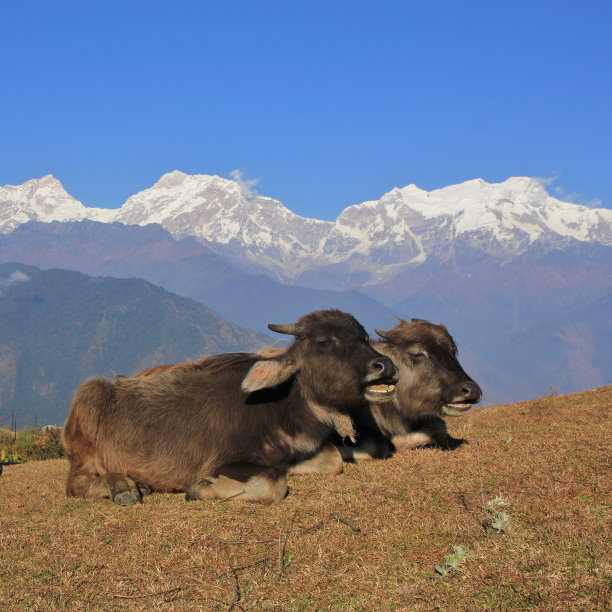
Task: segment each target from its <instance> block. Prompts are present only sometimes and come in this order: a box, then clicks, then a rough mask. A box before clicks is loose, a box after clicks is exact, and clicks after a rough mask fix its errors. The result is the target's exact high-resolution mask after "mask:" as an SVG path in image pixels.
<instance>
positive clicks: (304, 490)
mask: <svg viewBox="0 0 612 612" xmlns="http://www.w3.org/2000/svg"><path fill="white" fill-rule="evenodd" d="M611 406H612V387H606V388H602V389H598V390H595V391H589V392H585V393H580V394H575V395H568V396H558V397H547V398H543V399H539V400H535V401H531V402H524V403H519V404H513V405H508V406H494V407H490V408H485V409H481V410H477V411H476V412H475V413H474V414H471V415H468V416H467V417H464V418H462V419H456V420H451V421H450V422H449V428H450V430H451V432H452V433H453V434H454V435H456V436H461V437H464V438H467V439H468V440H469V444H467V445H464V446H463V447H461V448H459V449H457V450H456V451H452V452H445V451H441V450H437V449H418V450H416V451H412V452H409V453H406V454H403V455H400V456H396V457H394V458H392V459H390V460H387V461H379V462H370V463H364V464H361V465H348V466H347V467H346V469H345V472H344V473H343V474H342V475H340V476H338V477H333V478H323V477H316V476H307V477H299V478H298V477H293V478H292V479H291V483H290V485H291V491H290V495H289V496H288V497H287V499H285V500H284V502H283V503H282V504H280V505H279V506H276V507H261V506H256V505H249V504H243V503H239V502H236V501H235V500H234V501H233V502H229V501H226V502H212V503H200V502H194V503H189V504H188V503H186V502H185V500H184V498H183V496H182V495H170V494H168V495H161V494H155V495H153V496H151V497H148V498H145V503H144V504H143V505H141V506H138V507H135V508H121V507H118V506H115V505H113V504H112V503H110V502H92V501H86V500H80V499H67V498H65V497H64V493H63V489H64V479H65V475H66V472H67V462H66V461H64V460H52V461H44V462H37V463H28V464H23V465H17V466H8V467H5V469H4V474H3V476H2V477H0V494H1V499H2V512H1V513H0V608H2V609H10V610H22V609H27V610H49V609H55V610H58V609H62V610H102V609H103V610H149V609H164V610H253V609H265V610H314V609H319V610H434V609H441V610H486V609H495V610H604V609H610V605H611V604H612V599H611V597H612V589H611V577H612V565H611V558H610V549H609V543H610V541H611V536H612V533H611V526H612V521H611V509H612V508H611V506H612V487H611V479H610V456H611V455H612V445H611V439H612V435H611V434H612V418H611V410H610V407H611ZM177 450H178V449H177ZM436 567H437V568H438V569H436Z"/></svg>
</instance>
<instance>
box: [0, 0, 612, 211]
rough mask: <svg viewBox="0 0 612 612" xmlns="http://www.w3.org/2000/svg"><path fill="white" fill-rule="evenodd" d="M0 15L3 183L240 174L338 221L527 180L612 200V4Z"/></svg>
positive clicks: (395, 4) (94, 4) (90, 190)
mask: <svg viewBox="0 0 612 612" xmlns="http://www.w3.org/2000/svg"><path fill="white" fill-rule="evenodd" d="M0 23H1V24H2V26H1V35H0V83H2V87H1V89H2V92H1V93H0V185H5V184H12V185H15V184H20V183H22V182H24V181H26V180H28V179H30V178H35V177H40V176H43V175H45V174H48V173H51V174H53V175H54V176H56V177H57V178H58V179H59V180H60V181H61V182H62V183H63V185H64V187H65V188H66V189H67V191H68V192H69V193H70V194H71V195H73V196H74V197H76V198H77V199H79V200H80V201H81V202H83V203H84V204H86V205H89V206H104V207H113V208H114V207H118V206H120V205H121V204H122V203H123V202H124V201H125V200H126V199H127V197H129V196H130V195H132V194H134V193H136V192H137V191H140V190H142V189H146V188H148V187H150V186H152V185H153V184H154V183H155V181H157V179H158V178H159V177H160V176H161V175H162V174H163V173H165V172H168V171H171V170H175V169H178V170H182V171H183V172H187V173H190V174H196V173H199V174H219V175H221V176H225V177H228V178H229V177H230V173H232V171H234V170H239V171H241V172H242V174H243V177H244V179H245V180H253V181H258V184H257V186H256V190H257V191H258V192H259V193H260V194H262V195H267V196H271V197H274V198H277V199H279V200H281V201H282V202H283V204H284V205H285V206H287V207H288V208H290V209H291V210H293V211H294V212H296V213H298V214H300V215H303V216H309V217H318V218H323V219H334V218H335V217H336V216H337V215H338V214H339V213H340V211H341V210H342V209H343V208H345V207H346V206H348V205H351V204H356V203H359V202H362V201H365V200H369V199H377V198H379V197H380V196H381V195H382V194H383V193H385V192H387V191H389V190H390V189H392V188H393V187H396V186H397V187H403V186H405V185H408V184H410V183H415V184H416V185H418V186H419V187H421V188H423V189H427V190H430V189H436V188H439V187H444V186H446V185H450V184H454V183H458V182H461V181H464V180H468V179H473V178H483V179H485V180H487V181H490V182H497V181H502V180H505V179H506V178H508V177H509V176H517V175H521V176H525V175H526V176H536V177H541V178H546V179H550V180H551V182H550V184H549V185H548V189H549V191H550V193H551V194H553V195H556V196H557V197H561V198H562V199H566V200H571V201H575V202H579V203H588V204H591V205H598V206H605V207H608V208H612V181H611V176H612V172H611V169H612V168H611V162H612V95H611V94H612V74H611V73H612V42H611V41H612V35H611V32H612V2H610V1H608V0H606V1H589V0H586V1H580V2H578V1H576V2H565V1H563V0H559V1H554V2H547V1H541V0H530V1H529V2H524V1H522V0H512V1H510V2H506V1H504V0H498V1H496V0H488V1H474V0H462V1H453V2H451V1H446V2H445V1H435V0H431V1H426V0H419V1H409V0H404V1H385V0H376V1H371V2H370V1H365V0H352V1H348V0H347V1H343V2H334V1H333V0H327V1H321V2H320V1H318V0H313V1H308V2H306V1H304V2H291V1H287V0H284V1H282V2H276V1H266V0H259V1H254V0H251V1H241V0H238V1H230V0H227V1H224V2H208V1H205V0H200V1H197V2H191V1H181V0H175V1H173V2H157V1H154V0H150V1H147V2H140V1H131V0H128V1H125V0H123V1H121V2H115V1H113V0H105V1H104V2H99V1H95V0H87V1H83V0H79V1H73V2H68V1H62V0H57V1H55V2H49V1H48V0H44V1H30V0H4V1H3V2H2V4H1V5H0ZM553 179H554V180H553Z"/></svg>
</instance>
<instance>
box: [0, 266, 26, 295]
mask: <svg viewBox="0 0 612 612" xmlns="http://www.w3.org/2000/svg"><path fill="white" fill-rule="evenodd" d="M29 280H31V279H30V277H29V276H28V275H27V274H26V273H25V272H22V271H21V270H15V271H14V272H11V274H10V275H9V276H8V278H0V295H2V289H6V288H8V287H10V286H11V285H14V284H15V283H23V282H26V281H29Z"/></svg>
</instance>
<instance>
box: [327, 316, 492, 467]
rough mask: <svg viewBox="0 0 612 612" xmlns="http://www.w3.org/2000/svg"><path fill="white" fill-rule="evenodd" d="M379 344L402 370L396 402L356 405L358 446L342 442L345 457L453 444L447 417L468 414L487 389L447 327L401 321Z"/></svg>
mask: <svg viewBox="0 0 612 612" xmlns="http://www.w3.org/2000/svg"><path fill="white" fill-rule="evenodd" d="M376 333H377V334H378V335H379V336H380V337H381V338H382V340H381V341H377V342H373V343H372V346H374V348H375V349H376V350H377V351H378V352H380V353H382V354H384V355H387V356H388V357H390V358H391V359H392V360H393V362H394V363H395V365H396V367H397V369H398V373H399V377H400V378H399V383H398V384H397V387H396V393H395V396H394V398H393V401H391V402H388V403H380V404H371V405H366V404H364V405H362V406H356V407H353V408H351V409H350V415H351V417H352V419H353V421H354V424H355V429H356V431H357V444H356V445H351V444H346V445H339V449H340V452H341V453H342V456H343V457H344V459H346V460H355V459H365V458H372V457H374V458H385V457H388V456H390V455H391V454H392V453H393V452H395V451H401V450H405V449H410V448H415V447H417V446H423V445H426V444H436V445H439V446H442V447H446V448H454V447H456V446H458V445H459V444H461V443H462V440H456V439H454V438H452V437H451V436H450V435H449V434H448V432H447V429H446V423H445V422H444V420H443V417H446V416H461V415H464V414H467V413H468V412H469V411H470V410H471V409H472V407H473V406H474V404H476V403H477V402H479V401H480V399H481V397H482V392H481V390H480V387H479V386H478V384H477V383H476V382H474V381H473V380H472V379H471V378H470V377H469V376H468V375H467V374H466V373H465V371H464V370H463V368H462V367H461V364H460V363H459V361H458V359H457V345H456V344H455V342H454V340H453V338H452V337H451V335H450V334H449V332H448V330H447V329H446V327H445V326H444V325H434V324H433V323H430V322H428V321H424V320H422V319H412V321H411V322H408V321H404V320H403V319H399V324H398V325H397V326H396V327H394V328H393V329H391V330H390V331H387V332H385V331H381V330H376Z"/></svg>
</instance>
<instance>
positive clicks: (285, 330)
mask: <svg viewBox="0 0 612 612" xmlns="http://www.w3.org/2000/svg"><path fill="white" fill-rule="evenodd" d="M268 329H269V330H271V331H273V332H277V333H279V334H287V335H288V336H297V335H298V333H299V332H298V326H297V323H289V324H287V325H274V323H268Z"/></svg>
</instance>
